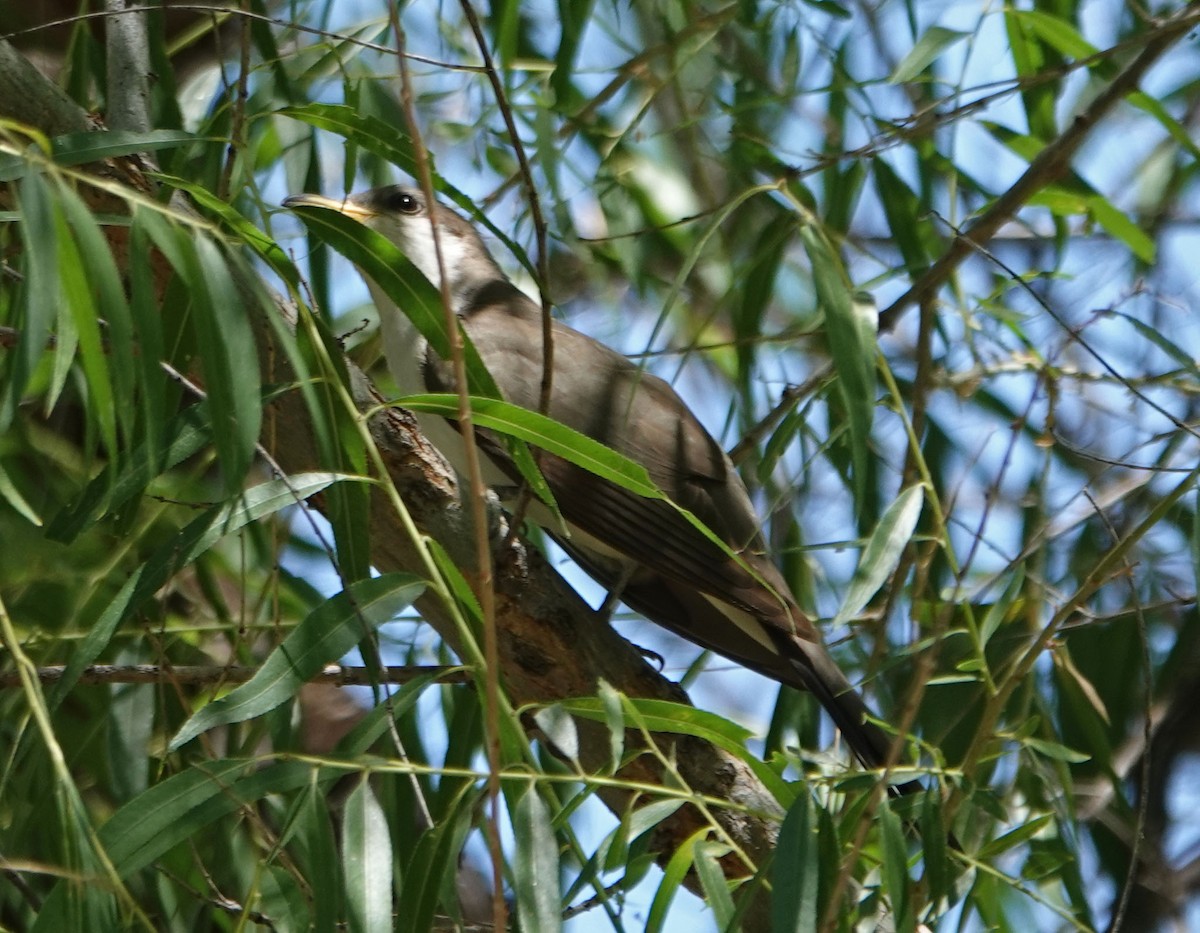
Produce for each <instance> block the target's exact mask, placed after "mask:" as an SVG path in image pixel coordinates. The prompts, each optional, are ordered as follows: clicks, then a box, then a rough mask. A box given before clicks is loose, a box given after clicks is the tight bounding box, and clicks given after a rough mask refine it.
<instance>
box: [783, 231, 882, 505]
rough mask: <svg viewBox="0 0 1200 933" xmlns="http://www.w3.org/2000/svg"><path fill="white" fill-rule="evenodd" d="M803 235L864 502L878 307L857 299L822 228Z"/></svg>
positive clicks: (858, 491)
mask: <svg viewBox="0 0 1200 933" xmlns="http://www.w3.org/2000/svg"><path fill="white" fill-rule="evenodd" d="M800 236H801V238H802V239H803V240H804V248H805V250H806V251H807V252H808V258H809V261H810V262H811V263H812V270H813V287H814V289H815V290H816V293H817V300H818V301H819V302H820V304H821V307H822V309H823V310H824V312H825V330H826V336H827V337H828V339H829V352H830V355H831V356H832V357H833V366H834V371H835V372H836V373H837V387H838V392H839V393H840V394H841V396H842V403H843V404H844V405H845V407H846V414H847V416H848V418H849V425H848V428H849V432H850V451H851V459H852V462H853V464H854V490H855V496H854V498H855V500H856V501H857V502H859V503H861V502H862V501H863V500H864V498H865V494H866V480H867V463H868V460H869V457H870V450H869V442H870V435H871V423H872V421H873V420H874V416H875V353H876V347H875V334H876V330H877V326H878V316H877V315H876V313H875V309H874V307H871V306H869V305H865V304H860V303H858V302H856V301H855V300H854V298H853V296H852V295H851V292H850V285H849V281H848V279H847V278H846V272H845V269H843V268H842V264H841V262H840V261H839V260H838V259H837V257H836V256H835V255H834V253H833V250H832V249H831V248H830V246H829V243H828V241H827V240H826V239H825V236H824V234H823V233H822V232H821V231H820V230H819V229H818V228H817V227H815V226H814V225H812V224H805V225H804V227H803V228H802V229H801V231H800Z"/></svg>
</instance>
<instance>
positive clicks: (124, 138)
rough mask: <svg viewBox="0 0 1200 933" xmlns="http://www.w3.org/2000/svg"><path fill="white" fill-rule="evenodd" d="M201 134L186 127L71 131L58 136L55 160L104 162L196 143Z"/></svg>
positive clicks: (53, 143)
mask: <svg viewBox="0 0 1200 933" xmlns="http://www.w3.org/2000/svg"><path fill="white" fill-rule="evenodd" d="M199 138H200V137H198V136H195V135H194V134H192V133H187V132H184V131H183V130H146V131H143V132H137V133H135V132H130V131H123V130H106V131H105V132H103V133H93V132H90V131H89V132H84V133H68V134H66V135H65V136H56V137H55V138H54V139H53V140H52V141H51V142H52V145H53V146H54V161H55V162H57V163H58V164H59V165H83V164H84V163H87V162H103V161H104V160H105V159H116V158H119V157H121V156H127V155H133V154H134V153H138V152H160V151H162V150H163V149H175V148H178V147H179V146H187V145H190V144H191V143H194V142H196V140H197V139H199Z"/></svg>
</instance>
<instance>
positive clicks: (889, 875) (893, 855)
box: [878, 796, 916, 931]
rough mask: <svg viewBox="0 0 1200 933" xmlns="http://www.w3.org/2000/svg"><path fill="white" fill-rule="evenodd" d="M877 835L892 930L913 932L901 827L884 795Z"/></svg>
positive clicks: (880, 806)
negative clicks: (893, 918)
mask: <svg viewBox="0 0 1200 933" xmlns="http://www.w3.org/2000/svg"><path fill="white" fill-rule="evenodd" d="M878 822H879V834H880V841H881V842H882V844H883V865H882V868H883V888H884V890H885V891H886V892H887V893H888V895H889V897H890V898H891V902H892V904H891V906H892V914H893V916H894V917H895V923H896V929H897V930H899V931H908V930H913V929H915V926H916V925H915V923H914V920H913V917H912V914H911V910H912V908H911V906H910V904H909V896H908V849H907V846H906V845H905V842H904V828H903V827H902V826H901V825H900V818H899V817H898V816H896V812H895V811H894V810H893V809H892V807H891V804H890V802H889V800H888V798H887V797H886V796H883V797H882V798H881V799H880V801H879V812H878Z"/></svg>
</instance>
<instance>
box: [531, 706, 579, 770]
mask: <svg viewBox="0 0 1200 933" xmlns="http://www.w3.org/2000/svg"><path fill="white" fill-rule="evenodd" d="M533 719H534V721H535V722H536V723H537V726H538V729H539V730H541V732H542V734H543V735H545V736H546V738H547V739H548V740H549V741H550V743H551V744H552V745H553V746H554V750H555V753H556V754H558V755H560V756H561V757H563V758H566V759H567V760H568V761H570V762H572V763H573V764H574V765H576V766H577V767H578V766H579V732H578V731H577V730H576V728H575V720H574V719H572V718H571V715H570V714H569V713H568V712H567V711H566V710H564V709H563V708H562V706H560V705H559V704H557V703H554V704H552V705H550V706H544V707H542V708H541V709H540V710H538V711H537V712H536V713H534V714H533Z"/></svg>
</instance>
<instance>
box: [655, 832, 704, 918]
mask: <svg viewBox="0 0 1200 933" xmlns="http://www.w3.org/2000/svg"><path fill="white" fill-rule="evenodd" d="M707 835H708V827H707V826H706V827H704V828H703V829H698V830H696V832H694V833H693V834H692V835H691V836H690V837H689V838H688V839H687V840H685V841H684V843H683V844H682V845H681V846H680V847H679V848H678V849H676V850H675V854H674V855H672V856H671V860H670V861H669V862H667V867H666V868H665V869H663V877H662V881H660V882H659V885H658V890H657V891H655V892H654V900H653V901H651V902H650V914H649V916H648V917H647V918H646V933H661V931H663V930H670V929H673V928H672V927H670V926H667V911H668V910H669V909H670V907H671V901H673V900H674V899H675V894H676V892H678V891H679V886H680V885H681V884H682V883H683V879H684V878H686V877H687V875H688V872H690V871H691V870H692V857H693V855H694V854H695V851H696V849H695V847H696V844H697V843H699V842H702V841H703V840H704V838H705V837H706V836H707Z"/></svg>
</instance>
